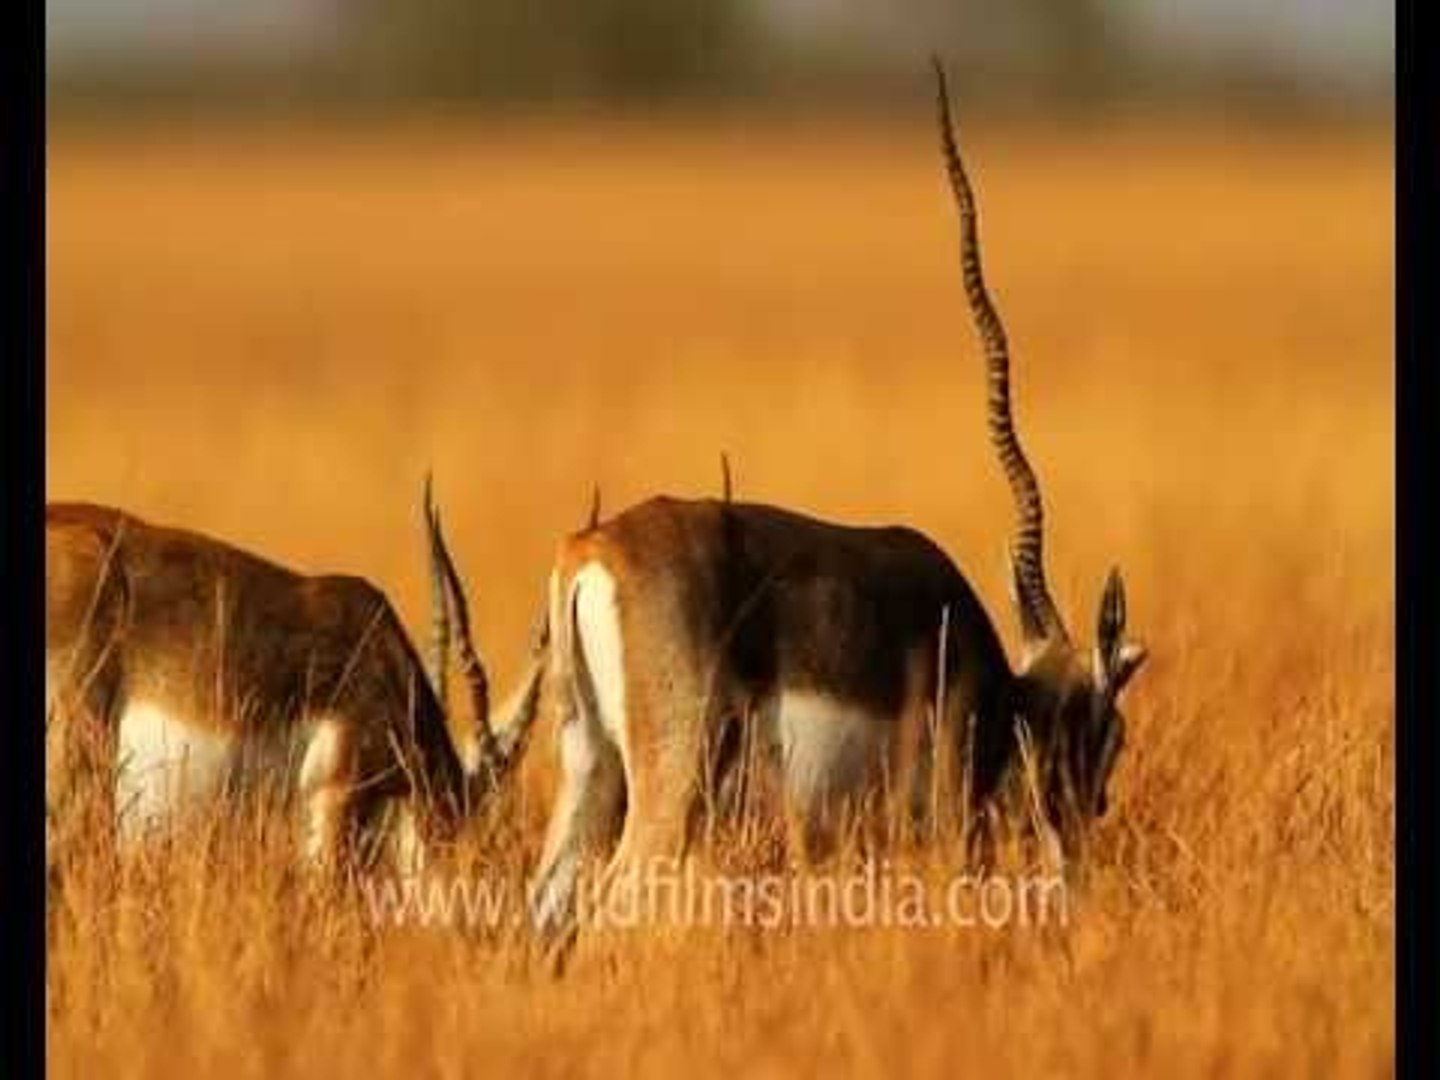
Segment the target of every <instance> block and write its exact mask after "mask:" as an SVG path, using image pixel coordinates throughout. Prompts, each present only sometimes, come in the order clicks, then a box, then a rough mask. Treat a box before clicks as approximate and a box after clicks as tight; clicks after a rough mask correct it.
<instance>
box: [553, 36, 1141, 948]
mask: <svg viewBox="0 0 1440 1080" xmlns="http://www.w3.org/2000/svg"><path fill="white" fill-rule="evenodd" d="M936 72H937V76H938V79H939V86H938V103H939V105H938V107H939V126H940V135H941V146H942V150H943V154H944V161H945V164H946V166H947V170H948V175H949V180H950V184H951V187H952V189H953V194H954V199H955V203H956V206H957V209H958V212H959V223H960V264H961V270H962V276H963V281H964V287H965V294H966V297H967V300H968V302H969V306H970V309H971V312H972V314H973V317H974V320H975V323H976V326H977V329H978V332H979V337H980V341H981V343H982V345H983V350H984V356H985V362H986V372H987V375H988V388H989V389H988V397H987V408H988V419H989V434H990V440H991V443H992V445H993V446H994V448H995V451H996V453H997V454H998V456H999V460H1000V464H1001V466H1002V467H1003V469H1004V472H1005V477H1006V479H1007V480H1008V482H1009V486H1010V490H1011V493H1012V496H1013V498H1014V502H1015V507H1016V511H1017V516H1018V528H1017V535H1016V536H1015V538H1014V540H1013V543H1012V545H1011V568H1012V578H1013V586H1014V600H1015V603H1016V606H1017V608H1018V611H1019V618H1020V625H1021V628H1022V630H1023V637H1024V648H1023V651H1022V655H1021V657H1020V663H1019V670H1018V672H1014V671H1012V670H1011V667H1010V665H1009V662H1008V661H1007V659H1006V655H1005V652H1004V649H1003V647H1002V645H1001V642H1000V638H999V636H998V635H997V633H996V631H995V628H994V626H993V625H992V623H991V620H990V618H989V616H988V615H987V614H986V612H985V610H984V608H983V607H982V606H981V604H980V602H979V600H978V599H977V598H976V595H975V593H974V591H973V590H972V589H971V587H970V585H969V584H968V583H967V582H966V580H965V578H964V576H963V575H962V574H961V573H960V571H959V570H958V569H957V568H956V566H955V564H954V563H953V562H952V561H951V560H950V558H949V557H948V556H947V555H946V554H945V553H944V552H943V551H942V550H941V549H940V548H939V547H938V546H936V545H935V544H934V543H933V542H931V541H930V540H929V539H927V538H926V537H925V536H923V535H921V534H920V533H918V532H916V531H914V530H913V529H908V528H899V527H896V528H856V527H849V526H844V525H837V524H831V523H829V522H825V521H819V520H816V519H814V518H811V517H807V516H805V515H802V514H799V513H795V512H792V511H789V510H784V509H780V508H778V507H773V506H764V505H758V504H754V503H748V502H738V501H732V500H731V499H730V497H729V491H728V488H729V484H728V480H727V483H726V489H727V491H726V497H725V498H724V499H701V500H696V501H686V500H680V499H673V498H655V499H651V500H649V501H647V502H644V503H641V504H639V505H637V506H634V507H632V508H630V509H628V510H626V511H624V512H623V513H620V514H619V515H617V516H615V517H613V518H612V519H610V520H608V521H605V522H603V523H599V522H597V523H595V524H594V526H593V527H591V528H588V529H586V530H584V531H582V532H580V533H578V534H575V535H573V536H571V537H569V538H568V539H566V540H565V541H564V542H563V543H562V544H561V546H560V549H559V553H558V557H557V563H556V566H555V568H554V571H553V573H552V576H551V585H550V593H551V599H550V604H551V607H550V623H551V626H552V628H553V629H554V634H553V637H552V643H551V650H552V664H553V665H554V668H555V673H556V676H557V678H558V680H559V681H560V683H561V685H564V686H568V687H569V691H568V696H567V698H566V700H565V701H564V706H565V707H564V709H563V710H562V714H561V716H560V717H559V724H558V740H559V754H560V764H561V774H562V777H561V781H560V791H559V796H558V800H557V803H556V805H555V807H554V811H553V817H552V820H551V823H550V828H549V833H548V836H547V839H546V844H545V849H544V853H543V856H542V859H541V863H540V866H539V868H538V871H537V874H536V878H535V880H534V884H533V887H532V901H531V903H532V915H533V917H534V919H535V921H536V923H537V926H538V927H539V929H540V930H541V931H542V932H558V931H562V930H565V929H566V928H568V927H573V925H574V923H573V919H574V914H575V907H574V905H575V901H576V897H575V893H576V888H577V879H578V875H579V873H580V872H581V867H582V863H583V862H584V861H585V860H587V859H589V858H592V857H595V858H600V859H605V858H606V857H607V856H608V863H607V864H605V869H604V873H603V876H602V880H605V879H609V880H615V879H618V878H623V876H624V875H626V874H627V873H637V872H641V871H642V870H643V869H644V868H645V866H646V863H647V860H651V859H654V858H667V859H668V858H676V857H679V856H680V855H681V854H683V852H684V850H685V848H686V846H687V842H688V840H689V838H690V837H691V835H692V832H693V826H694V823H695V821H696V819H697V817H699V816H701V815H702V814H703V813H704V812H706V811H707V810H708V809H709V808H710V807H712V806H713V805H714V798H715V794H716V792H717V791H719V790H720V788H721V787H722V786H723V784H724V783H725V777H726V775H727V773H728V771H729V770H731V769H733V768H734V767H735V762H736V760H737V758H738V756H739V755H738V753H737V748H738V747H740V746H741V745H742V744H744V743H747V742H748V743H749V744H750V745H754V746H760V747H762V748H765V749H766V750H767V751H768V754H766V755H762V757H761V760H762V761H768V763H769V775H771V776H773V777H775V778H777V779H778V787H779V788H780V790H782V791H783V792H784V794H785V798H786V801H787V803H788V804H789V805H790V807H791V808H792V809H793V811H794V812H795V813H796V814H797V815H798V820H799V821H801V822H802V823H804V824H805V825H806V826H807V827H809V828H813V827H816V826H819V827H820V835H823V834H824V826H825V825H826V824H827V822H828V821H829V819H830V817H831V812H832V811H833V810H834V809H835V808H837V807H840V806H843V805H845V804H846V803H852V802H853V801H854V800H856V799H858V798H864V797H866V796H867V795H868V794H869V793H872V792H875V791H876V790H878V789H882V788H884V787H885V785H886V777H887V776H894V775H896V774H897V771H898V766H899V764H900V759H901V758H902V757H903V756H904V754H905V753H906V749H907V746H908V747H910V748H912V749H914V750H915V752H916V753H917V755H918V758H919V768H915V769H912V770H911V771H910V775H911V776H912V777H914V778H919V777H923V776H925V775H926V774H927V773H929V772H930V770H932V769H934V768H938V767H939V766H940V765H941V763H943V762H945V761H946V760H947V759H948V762H949V763H950V764H951V765H959V766H961V767H964V768H965V770H966V772H965V774H968V776H969V777H970V781H969V791H970V793H971V798H972V799H973V804H974V806H976V807H994V806H995V805H996V804H997V801H1008V800H997V795H998V794H999V793H1000V792H1001V791H1002V789H1003V790H1008V791H1013V790H1015V789H1014V788H1012V787H1011V786H1010V784H1009V782H1008V780H1007V778H1010V777H1014V776H1016V775H1017V773H1018V772H1019V771H1020V769H1021V763H1022V760H1023V759H1025V758H1027V757H1028V758H1029V760H1030V761H1031V762H1032V763H1033V767H1031V768H1030V769H1029V770H1028V775H1029V776H1030V777H1031V779H1032V781H1034V782H1032V784H1031V786H1030V791H1031V794H1032V798H1033V802H1034V804H1041V805H1043V812H1044V813H1045V814H1046V815H1047V816H1049V817H1050V818H1051V823H1053V824H1054V825H1055V826H1057V828H1058V829H1059V831H1060V833H1061V837H1062V841H1063V840H1064V839H1065V838H1066V837H1067V836H1070V837H1073V836H1074V835H1075V834H1074V833H1073V831H1067V830H1066V828H1065V827H1064V824H1063V823H1065V822H1071V823H1073V824H1075V825H1077V826H1078V825H1079V824H1081V823H1083V821H1084V820H1085V819H1087V818H1089V817H1091V816H1093V815H1096V814H1099V813H1102V812H1103V811H1104V809H1105V801H1106V783H1107V780H1108V778H1109V776H1110V773H1111V770H1112V769H1113V768H1114V765H1115V761H1116V757H1117V755H1118V753H1119V751H1120V747H1121V743H1122V741H1123V738H1124V721H1123V719H1122V718H1121V715H1120V712H1119V710H1118V709H1117V708H1116V698H1117V696H1118V695H1119V693H1120V691H1121V690H1122V689H1123V688H1124V686H1125V684H1126V682H1127V681H1128V680H1129V679H1130V678H1131V676H1132V675H1134V674H1135V671H1136V670H1137V669H1138V668H1139V666H1140V665H1141V663H1142V662H1143V660H1144V658H1145V649H1144V647H1143V646H1142V645H1139V644H1137V643H1134V642H1130V641H1127V640H1126V639H1125V636H1124V631H1125V594H1124V588H1123V586H1122V584H1121V580H1120V575H1119V574H1118V572H1115V571H1111V573H1110V576H1109V578H1108V580H1107V581H1106V583H1105V587H1104V592H1103V596H1102V599H1101V601H1100V613H1099V621H1098V626H1097V628H1096V643H1095V645H1094V646H1093V648H1086V647H1084V646H1082V645H1081V644H1080V643H1079V642H1077V641H1075V640H1074V639H1072V637H1071V636H1070V633H1069V632H1068V631H1067V629H1066V627H1065V625H1064V623H1063V622H1062V620H1061V618H1060V613H1059V611H1058V610H1057V608H1056V605H1055V602H1054V600H1053V599H1052V597H1051V594H1050V590H1049V587H1048V586H1047V584H1046V580H1045V570H1044V560H1043V558H1042V540H1043V528H1042V523H1043V517H1042V510H1041V498H1040V488H1039V484H1038V482H1037V479H1036V476H1035V473H1034V471H1033V470H1032V468H1031V466H1030V464H1029V462H1028V460H1027V459H1026V456H1025V453H1024V451H1023V450H1022V449H1021V446H1020V440H1019V438H1018V436H1017V434H1016V431H1015V425H1014V422H1013V420H1012V417H1011V407H1010V358H1009V349H1008V346H1007V343H1006V335H1005V330H1004V327H1003V325H1002V323H1001V320H1000V316H999V314H998V312H997V311H996V309H995V307H994V305H993V304H992V303H991V300H990V297H989V295H988V293H987V291H986V286H985V280H984V276H983V274H982V271H981V263H980V246H979V239H978V231H977V228H978V227H977V221H976V217H977V214H976V206H975V197H974V194H973V192H972V190H971V186H970V182H969V179H968V178H967V176H966V172H965V169H964V167H963V165H962V163H961V159H960V155H959V151H958V149H957V146H956V143H955V137H954V133H953V128H952V124H951V119H950V109H949V100H948V94H947V91H946V87H945V77H944V71H943V69H942V68H940V66H939V65H938V63H937V65H936ZM726 472H727V473H728V469H727V470H726ZM927 714H928V716H929V717H930V721H929V722H920V723H912V722H910V721H911V720H915V719H916V718H924V717H926V716H927ZM917 731H918V735H917V734H915V733H916V732H917ZM1022 731H1024V732H1028V739H1027V738H1022ZM907 732H908V733H910V734H907ZM927 732H929V734H928V735H927V734H926V733H927ZM1024 746H1028V747H1029V748H1030V750H1031V751H1033V753H1027V752H1026V751H1025V750H1023V749H1022V747H1024ZM932 775H933V774H932ZM955 775H962V774H960V773H956V774H955ZM902 794H903V795H904V796H905V798H906V799H907V800H908V801H909V803H910V804H911V805H913V806H918V805H919V804H920V803H921V802H923V800H920V799H916V798H914V796H913V789H912V788H911V787H910V786H909V785H907V786H906V788H905V789H904V790H903V791H902ZM803 835H804V834H803V833H802V838H803Z"/></svg>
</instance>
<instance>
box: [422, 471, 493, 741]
mask: <svg viewBox="0 0 1440 1080" xmlns="http://www.w3.org/2000/svg"><path fill="white" fill-rule="evenodd" d="M426 502H427V507H426V515H425V517H426V524H427V526H428V528H429V533H430V553H431V557H432V568H431V569H432V574H433V576H434V578H436V579H438V580H439V581H440V583H441V585H442V588H443V593H444V595H445V597H446V599H447V600H448V604H449V614H450V615H451V616H453V619H454V625H455V629H456V630H457V631H458V640H457V641H456V643H455V645H456V652H457V659H458V662H459V664H460V674H461V676H463V677H464V679H465V682H466V684H467V685H468V686H469V687H470V700H471V703H472V706H473V709H474V712H475V729H476V730H475V735H476V738H477V740H478V741H479V750H480V761H481V762H483V763H485V764H486V765H488V766H489V767H490V768H492V769H494V768H496V767H497V766H498V765H499V764H500V761H499V756H498V753H497V749H496V743H495V733H494V731H493V730H492V729H491V727H490V679H489V676H488V675H487V674H486V673H485V665H484V663H483V662H482V661H481V659H480V656H479V654H478V653H477V652H476V651H475V643H474V641H473V639H472V638H471V635H470V605H469V602H468V601H467V600H466V599H465V586H464V583H463V582H462V581H461V580H460V572H459V571H458V570H456V569H455V560H454V559H452V558H451V557H450V549H449V547H448V546H447V545H446V543H445V534H444V532H443V531H442V529H441V527H440V512H439V510H438V509H436V507H435V505H434V502H433V500H431V499H429V498H428V491H427V500H426ZM446 638H447V642H448V638H449V632H448V630H447V632H446ZM444 658H445V654H443V653H442V654H441V659H442V663H443V660H444Z"/></svg>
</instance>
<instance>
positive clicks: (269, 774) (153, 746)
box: [45, 482, 541, 868]
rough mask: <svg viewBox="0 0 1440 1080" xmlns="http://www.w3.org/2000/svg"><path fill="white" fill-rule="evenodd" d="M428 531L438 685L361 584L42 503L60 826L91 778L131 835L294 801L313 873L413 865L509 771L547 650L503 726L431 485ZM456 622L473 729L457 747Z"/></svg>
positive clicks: (382, 601)
mask: <svg viewBox="0 0 1440 1080" xmlns="http://www.w3.org/2000/svg"><path fill="white" fill-rule="evenodd" d="M425 522H426V529H427V534H428V543H429V549H430V554H431V564H432V565H431V571H432V580H433V582H434V588H435V594H434V595H435V601H436V614H435V618H436V628H437V632H436V637H435V651H434V655H433V656H432V657H431V660H430V669H431V670H430V675H429V676H428V677H427V672H426V670H425V668H424V667H423V666H422V664H421V661H420V658H419V656H418V655H417V653H416V650H415V648H414V647H413V646H412V644H411V642H410V639H409V638H408V637H407V636H406V634H405V631H404V629H403V628H402V626H401V624H400V620H399V618H398V617H397V616H396V614H395V611H394V608H393V607H392V606H391V604H390V602H389V601H388V599H387V598H386V596H385V594H384V593H383V592H381V591H380V590H379V589H378V588H376V587H375V586H374V585H372V584H370V583H369V582H368V581H365V580H364V579H362V578H358V577H348V576H337V575H324V576H307V575H302V574H299V573H296V572H294V571H292V570H289V569H287V568H285V567H282V566H279V565H276V564H275V563H273V562H270V561H268V560H266V559H263V558H260V557H259V556H256V555H253V554H251V553H249V552H246V551H242V550H240V549H238V548H235V547H232V546H230V545H228V544H225V543H222V542H221V541H219V540H216V539H213V538H211V537H208V536H203V535H201V534H199V533H195V532H189V531H186V530H182V529H175V528H165V527H161V526H158V525H152V524H149V523H147V522H144V521H142V520H140V519H138V518H135V517H133V516H131V515H130V514H127V513H125V512H123V511H121V510H117V509H114V508H111V507H106V506H97V505H91V504H79V503H67V504H51V505H49V506H47V507H46V512H45V540H46V563H47V573H46V626H45V634H46V641H45V648H46V697H47V721H46V722H47V738H46V784H45V787H46V800H47V807H48V808H49V809H50V811H51V813H52V814H54V815H58V814H61V813H62V812H63V808H64V807H66V806H67V805H70V806H73V805H75V804H76V800H75V796H76V795H77V792H76V790H75V789H76V787H77V785H84V784H89V785H91V786H92V787H95V788H98V789H99V794H100V797H101V799H102V803H101V805H102V807H103V808H104V812H105V814H106V816H107V817H108V818H109V819H110V820H112V821H113V822H114V823H115V824H116V825H117V826H118V831H119V835H120V838H121V840H122V842H132V841H133V840H135V839H137V838H139V837H141V836H144V835H146V834H148V833H150V832H151V831H152V830H153V829H154V828H155V827H156V826H157V825H162V824H167V823H170V824H173V823H174V821H175V820H176V818H177V815H178V814H179V813H180V812H181V811H185V810H189V809H194V808H197V807H200V806H202V805H207V804H208V805H209V806H211V807H213V806H214V805H215V801H216V799H217V798H220V797H225V796H238V795H242V794H246V793H252V794H253V793H260V792H268V793H271V794H274V795H277V796H279V797H280V798H281V799H283V800H285V801H286V803H287V804H288V803H291V802H293V801H294V800H296V799H298V801H299V804H300V807H301V810H302V814H303V817H304V820H305V830H304V832H305V839H304V847H305V850H306V852H307V853H308V854H309V855H310V856H311V857H312V858H313V859H315V860H316V861H318V862H320V863H323V864H327V865H331V866H339V865H342V864H350V865H354V861H355V859H356V857H357V856H358V857H361V858H362V859H363V861H365V862H369V861H370V858H371V857H372V856H373V855H375V854H378V853H379V852H380V851H382V850H388V851H389V853H390V855H391V856H392V857H393V858H395V859H397V860H398V861H399V863H400V865H402V866H404V867H410V868H413V867H414V866H415V865H416V860H417V859H418V858H419V857H421V856H423V854H424V851H425V850H426V848H428V847H429V846H430V845H431V844H432V843H434V842H437V841H441V840H444V839H445V838H448V837H449V836H451V835H453V833H454V830H455V828H456V826H457V825H458V824H459V822H460V821H461V818H462V816H463V815H464V814H465V813H466V811H467V809H469V808H471V807H473V806H475V805H477V804H478V803H479V801H480V800H481V799H483V798H484V797H485V796H486V795H487V794H489V792H490V791H491V789H492V788H493V786H494V785H495V784H496V782H497V781H498V780H499V779H500V778H501V777H503V776H504V775H505V774H506V773H507V771H508V770H509V768H510V766H511V765H512V763H513V761H514V760H515V758H516V756H517V755H518V753H519V749H520V747H521V745H522V744H523V742H524V737H525V734H526V732H527V731H528V730H529V726H530V722H531V720H532V719H533V716H534V712H535V707H536V701H537V694H538V687H539V681H540V671H541V663H540V658H539V656H538V655H537V656H534V657H532V658H531V662H530V664H529V667H528V668H527V670H526V672H525V673H524V675H523V677H522V678H521V680H520V684H519V686H518V687H517V689H516V691H515V693H514V694H513V695H512V696H511V697H510V699H509V700H508V701H507V702H506V704H505V705H503V706H502V707H501V708H500V709H498V710H497V711H496V714H495V715H494V716H492V711H491V708H490V695H489V686H488V682H487V679H486V674H485V668H484V665H483V664H482V663H481V662H480V659H479V657H478V656H477V655H476V652H475V648H474V645H473V643H472V642H471V639H470V627H469V618H468V609H467V607H466V602H465V595H464V590H463V587H462V586H461V583H460V579H459V575H458V573H457V572H456V570H455V567H454V563H453V561H452V560H451V558H450V554H449V551H448V550H447V548H446V545H445V540H444V537H443V535H442V533H441V530H440V521H439V516H438V513H437V512H436V510H435V508H434V504H433V501H432V500H431V498H430V491H429V485H428V482H427V485H426V499H425ZM452 622H453V623H454V624H455V625H457V626H458V631H459V642H458V648H459V659H460V665H461V670H462V671H463V673H464V675H465V678H466V682H467V684H468V686H469V690H470V695H469V696H470V703H471V712H472V717H473V727H472V728H471V729H470V730H469V731H468V732H467V733H465V734H464V735H462V737H460V738H458V739H454V740H452V733H451V730H450V725H449V724H448V722H447V708H446V700H445V693H444V671H445V668H446V664H447V660H448V654H449V651H450V641H451V625H452ZM58 824H59V821H58V819H57V820H52V825H53V826H58ZM60 832H61V833H63V829H62V830H60ZM51 836H52V838H55V839H58V838H59V837H58V836H57V835H56V832H55V830H52V833H51Z"/></svg>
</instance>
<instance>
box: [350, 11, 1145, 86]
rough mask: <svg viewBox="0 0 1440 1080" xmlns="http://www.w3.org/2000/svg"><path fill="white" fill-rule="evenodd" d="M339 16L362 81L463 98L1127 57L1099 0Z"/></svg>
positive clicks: (1071, 65)
mask: <svg viewBox="0 0 1440 1080" xmlns="http://www.w3.org/2000/svg"><path fill="white" fill-rule="evenodd" d="M777 7H779V8H781V9H782V10H784V9H788V10H789V14H790V21H791V25H790V27H788V29H787V27H786V26H785V25H784V22H783V20H779V19H777V18H776V14H775V9H776V8H777ZM347 20H348V23H349V28H348V29H349V32H348V34H347V35H346V42H347V48H348V50H349V60H350V64H349V65H348V66H350V67H351V69H352V70H353V71H356V72H359V73H361V74H362V77H363V78H364V79H365V80H366V81H367V85H368V86H369V87H370V88H371V89H375V90H381V91H384V92H389V93H395V94H401V95H404V94H417V95H420V96H432V95H434V96H441V97H446V98H459V99H465V98H473V99H536V98H539V99H545V98H552V97H583V98H586V99H592V100H594V99H599V100H604V99H636V98H639V99H654V98H669V97H722V98H735V97H747V96H765V97H772V96H775V95H780V96H791V97H794V96H806V95H821V94H823V95H825V96H833V95H834V94H837V93H838V94H845V93H847V92H850V93H854V92H866V93H869V92H874V91H883V90H884V89H885V87H886V86H887V85H893V84H895V83H897V81H900V80H905V81H907V82H910V81H912V80H913V79H914V77H915V75H916V73H917V72H919V71H921V70H923V65H924V63H925V60H926V57H927V54H928V53H929V52H931V51H939V52H941V53H943V54H945V55H946V56H947V58H949V59H951V60H952V61H953V66H954V67H955V75H956V76H957V77H958V78H959V79H960V80H961V81H962V82H963V81H964V80H965V79H966V78H973V79H974V81H977V82H978V81H981V80H982V79H983V81H984V82H985V83H986V85H987V86H988V87H989V88H991V89H992V90H993V91H994V92H996V93H1001V94H1005V93H1009V94H1022V95H1025V96H1043V97H1059V98H1091V97H1094V96H1095V95H1097V94H1103V93H1104V92H1105V90H1106V89H1107V87H1108V86H1110V85H1111V84H1112V83H1113V82H1114V81H1115V79H1116V77H1117V76H1119V75H1121V74H1122V73H1123V72H1124V71H1125V70H1127V69H1128V68H1129V67H1130V66H1131V62H1132V57H1131V55H1130V53H1131V50H1130V49H1129V48H1128V45H1127V42H1126V39H1125V37H1124V35H1123V34H1121V33H1120V32H1118V31H1117V29H1116V27H1115V26H1114V25H1113V23H1112V19H1111V17H1110V9H1109V6H1108V5H1107V3H1106V2H1105V0H1005V2H1003V3H998V4H997V3H995V2H993V0H871V2H869V3H865V2H855V3H833V2H832V3H826V2H825V0H799V2H794V3H791V4H788V5H784V4H781V5H776V4H767V3H765V2H764V0H352V2H351V4H350V6H349V7H348V9H347ZM897 28H899V30H900V32H898V33H897ZM912 85H913V82H912Z"/></svg>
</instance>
